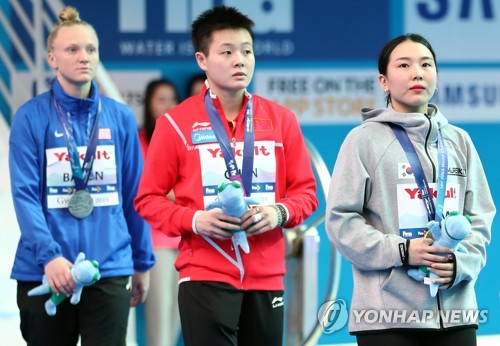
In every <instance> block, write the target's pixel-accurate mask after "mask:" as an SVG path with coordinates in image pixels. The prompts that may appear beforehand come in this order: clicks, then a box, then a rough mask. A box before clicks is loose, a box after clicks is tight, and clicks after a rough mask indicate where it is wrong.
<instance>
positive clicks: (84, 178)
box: [53, 98, 101, 219]
mask: <svg viewBox="0 0 500 346" xmlns="http://www.w3.org/2000/svg"><path fill="white" fill-rule="evenodd" d="M53 100H54V105H55V108H56V110H57V115H58V117H59V121H60V122H61V125H62V128H63V130H64V134H65V135H66V142H67V145H68V154H69V155H68V156H69V159H70V163H71V170H72V172H73V179H74V180H75V192H74V193H73V195H72V196H71V199H70V200H69V203H68V211H69V212H70V214H71V215H73V216H74V217H76V218H77V219H84V218H86V217H87V216H89V215H90V214H91V213H92V210H94V202H93V200H92V196H91V195H90V193H89V192H88V191H87V184H88V180H89V178H90V172H91V169H92V164H93V163H94V157H95V151H96V148H97V137H98V136H97V134H98V127H99V113H100V111H101V102H100V101H99V104H98V106H97V114H96V117H95V120H94V126H92V131H91V133H90V136H89V142H88V145H87V151H86V153H85V158H84V160H83V165H81V164H80V157H79V154H78V147H77V144H76V140H75V137H74V134H73V126H72V121H71V115H70V114H67V116H64V114H63V112H62V110H61V108H60V106H59V104H58V103H57V101H56V100H55V98H53ZM90 118H91V117H90V114H89V122H90ZM88 128H89V129H90V124H89V126H88Z"/></svg>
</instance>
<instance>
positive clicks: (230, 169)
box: [205, 90, 254, 196]
mask: <svg viewBox="0 0 500 346" xmlns="http://www.w3.org/2000/svg"><path fill="white" fill-rule="evenodd" d="M205 109H206V111H207V113H208V118H209V119H210V122H211V123H212V126H213V130H214V133H215V136H216V137H217V140H218V142H219V145H220V148H221V151H222V155H223V156H224V162H225V163H226V169H227V173H228V175H229V179H230V180H238V181H239V182H240V183H241V185H242V186H243V188H244V190H245V196H250V195H251V193H252V170H253V159H254V132H253V109H252V99H251V98H250V99H249V100H248V102H247V107H246V110H245V138H244V142H243V143H244V144H243V167H242V171H241V173H240V170H239V169H238V164H237V163H236V159H235V157H234V153H233V150H232V149H231V144H230V143H229V138H228V136H227V133H226V131H225V130H224V125H223V124H222V121H221V119H220V116H219V114H218V112H217V109H216V108H215V105H214V103H213V101H212V99H211V97H210V91H209V90H207V91H206V93H205Z"/></svg>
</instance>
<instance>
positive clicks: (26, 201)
mask: <svg viewBox="0 0 500 346" xmlns="http://www.w3.org/2000/svg"><path fill="white" fill-rule="evenodd" d="M29 113H33V114H29ZM34 113H35V112H30V107H27V106H23V107H21V108H20V109H19V110H18V112H17V113H16V115H15V116H14V120H13V123H12V127H11V131H10V137H9V172H10V181H11V190H12V198H13V201H14V207H15V210H16V216H17V222H18V223H19V227H20V230H21V246H23V247H24V248H25V249H27V250H28V251H30V252H31V253H33V256H34V258H35V261H36V264H37V265H42V266H45V264H47V263H48V262H50V261H51V260H52V259H54V258H56V257H59V256H62V250H61V247H60V246H59V244H58V243H56V242H55V240H54V238H53V237H52V234H51V233H50V230H49V228H48V225H47V221H46V218H45V214H44V203H43V201H42V198H43V196H44V193H43V191H44V190H43V189H44V186H43V184H44V181H43V179H42V177H43V176H44V172H43V170H44V169H45V163H44V162H45V135H44V134H45V131H46V128H47V124H44V120H45V119H46V118H42V116H43V115H42V114H34ZM35 131H36V132H35Z"/></svg>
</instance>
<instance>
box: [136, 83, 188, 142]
mask: <svg viewBox="0 0 500 346" xmlns="http://www.w3.org/2000/svg"><path fill="white" fill-rule="evenodd" d="M162 85H165V86H169V87H171V88H172V89H173V90H174V93H175V97H176V99H177V101H179V93H178V91H177V87H176V86H175V84H174V83H173V82H172V81H171V80H168V79H165V78H161V79H155V80H152V81H151V82H149V83H148V85H147V86H146V92H145V93H144V111H143V116H144V131H145V132H146V139H147V141H148V143H149V141H151V137H152V136H153V131H154V130H155V124H156V118H155V115H154V114H153V113H152V112H151V99H152V98H153V95H154V93H155V91H156V89H157V88H158V87H159V86H162Z"/></svg>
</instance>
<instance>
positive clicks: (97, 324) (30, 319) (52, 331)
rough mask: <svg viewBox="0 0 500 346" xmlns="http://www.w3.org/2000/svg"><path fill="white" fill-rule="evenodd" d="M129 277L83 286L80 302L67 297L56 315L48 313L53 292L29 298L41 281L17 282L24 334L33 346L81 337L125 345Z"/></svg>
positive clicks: (95, 344)
mask: <svg viewBox="0 0 500 346" xmlns="http://www.w3.org/2000/svg"><path fill="white" fill-rule="evenodd" d="M128 281H129V278H128V277H119V278H110V279H101V280H99V281H98V282H96V283H95V284H93V285H92V286H87V287H84V288H83V291H82V296H81V299H80V303H78V304H77V305H72V304H70V299H69V298H67V299H65V300H64V301H63V302H62V303H60V304H59V305H57V313H56V314H55V316H49V315H47V312H46V311H45V301H46V300H47V299H49V297H50V295H49V294H46V295H41V296H32V297H28V291H29V290H31V289H32V288H34V287H36V286H38V285H40V284H41V282H24V281H18V283H17V305H18V307H19V310H20V316H21V333H22V335H23V338H24V340H25V341H26V343H27V345H29V346H35V345H39V346H49V345H50V346H59V345H60V346H71V345H76V344H77V342H78V338H79V336H80V337H81V345H82V346H85V345H88V346H100V345H103V346H104V345H106V346H115V345H116V346H125V339H126V335H127V322H128V315H129V311H130V291H129V289H127V284H128Z"/></svg>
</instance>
